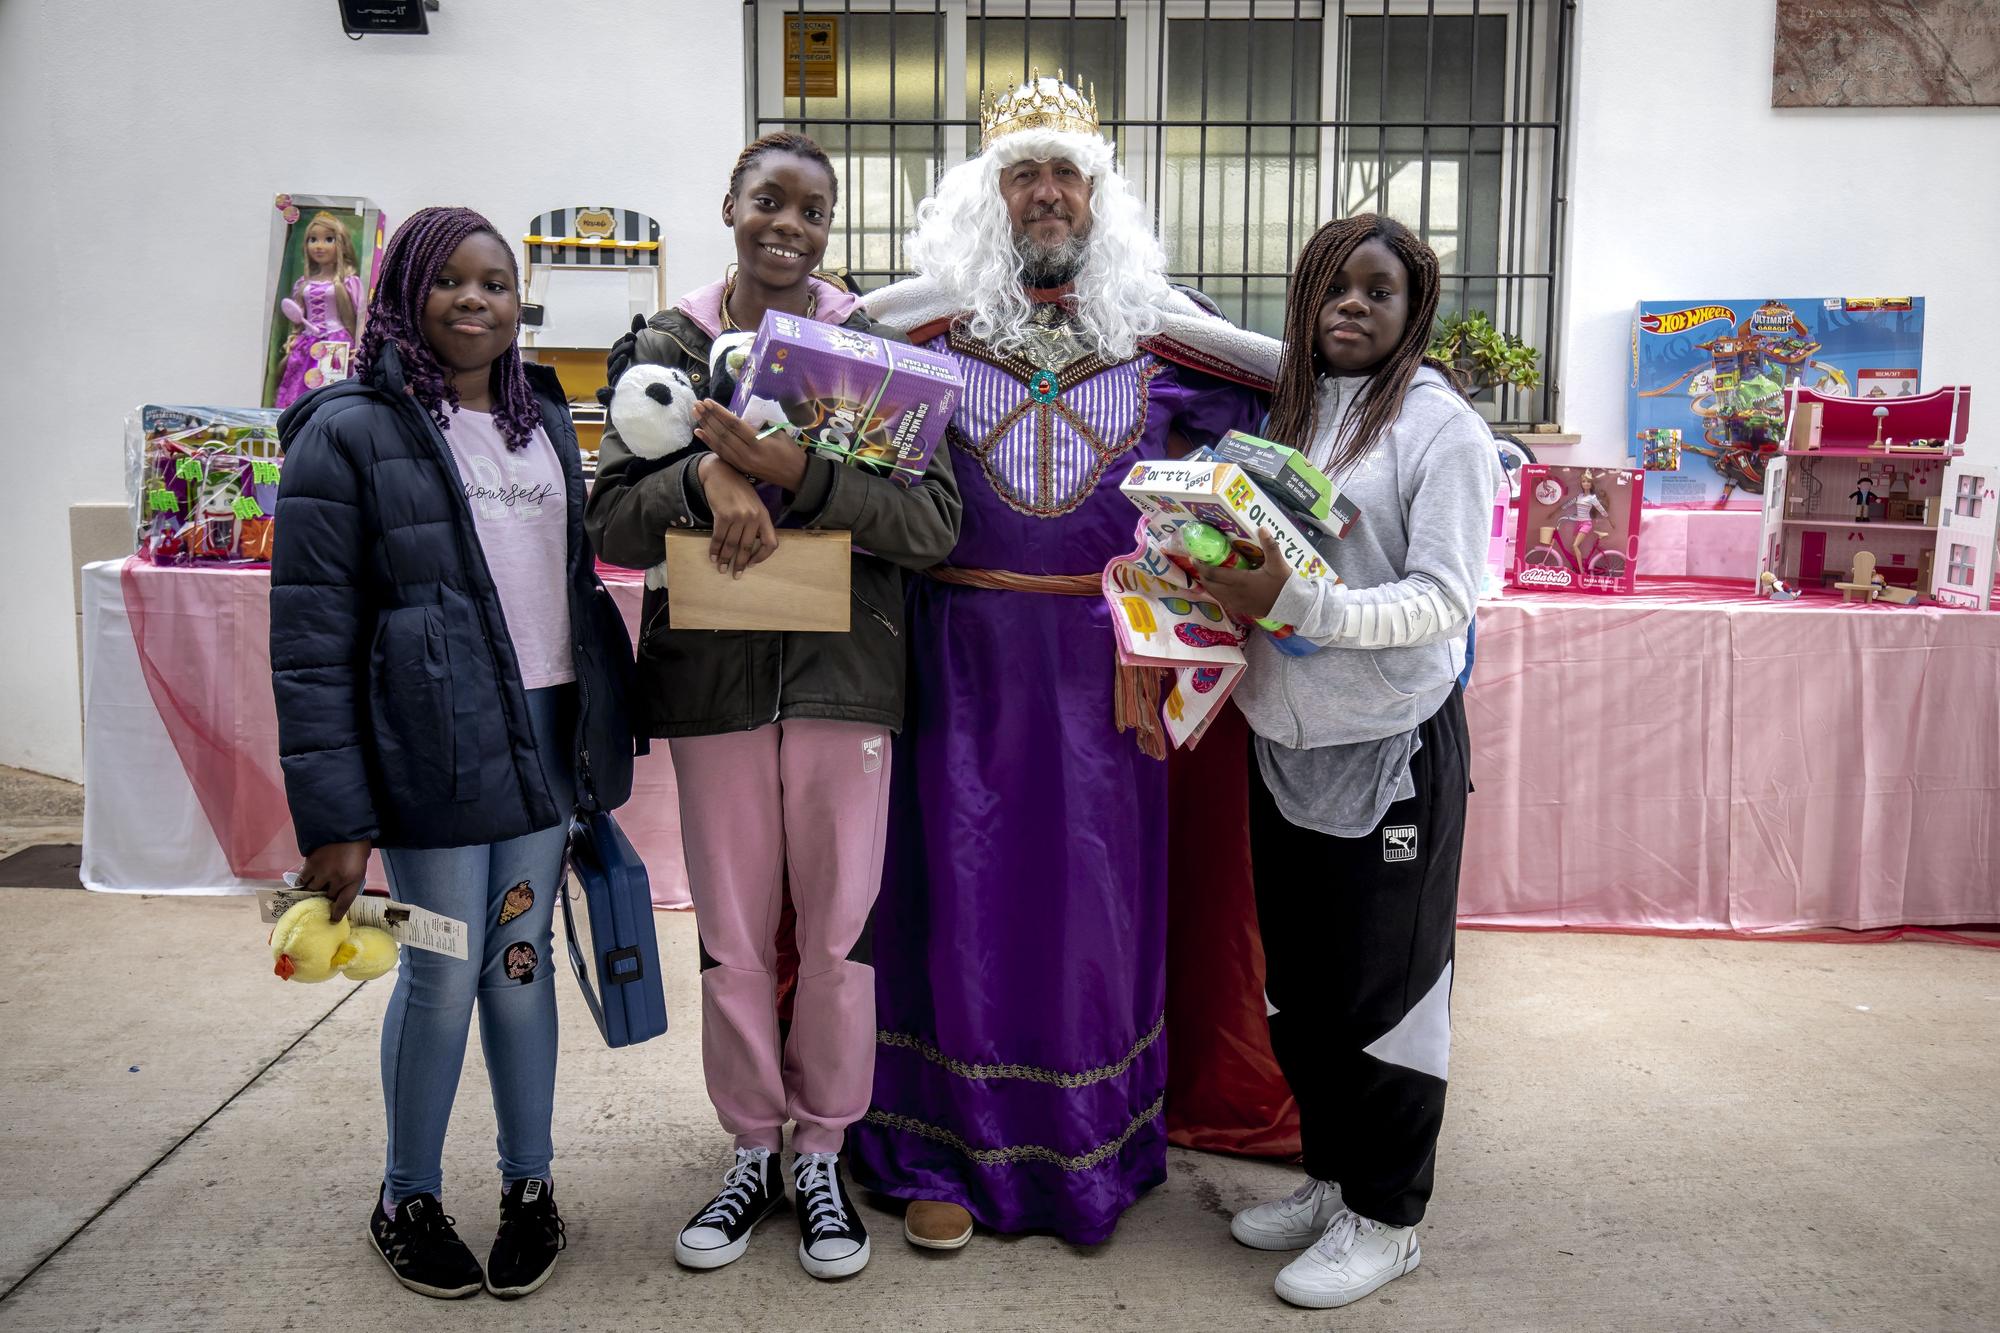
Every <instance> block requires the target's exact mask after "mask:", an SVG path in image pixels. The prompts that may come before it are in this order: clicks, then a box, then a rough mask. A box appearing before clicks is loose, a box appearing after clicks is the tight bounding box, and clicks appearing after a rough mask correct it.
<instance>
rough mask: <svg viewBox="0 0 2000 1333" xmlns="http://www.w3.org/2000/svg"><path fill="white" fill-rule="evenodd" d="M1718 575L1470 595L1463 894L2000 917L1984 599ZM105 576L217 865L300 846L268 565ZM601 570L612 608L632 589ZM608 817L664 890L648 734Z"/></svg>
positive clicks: (1996, 769) (673, 898)
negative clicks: (1599, 593) (1762, 585)
mask: <svg viewBox="0 0 2000 1333" xmlns="http://www.w3.org/2000/svg"><path fill="white" fill-rule="evenodd" d="M1741 586H1742V585H1739V587H1738V588H1731V587H1728V586H1723V585H1716V584H1688V583H1674V582H1672V581H1668V580H1661V579H1646V580H1642V583H1641V587H1642V590H1643V591H1642V594H1641V595H1640V596H1637V597H1624V598H1621V597H1585V596H1574V595H1563V594H1558V593H1547V594H1526V595H1508V596H1504V597H1500V598H1497V599H1494V600H1491V601H1488V602H1486V603H1483V604H1482V605H1481V607H1480V611H1479V642H1478V663H1477V666H1476V668H1475V672H1474V679H1473V687H1472V690H1471V692H1470V693H1469V695H1468V696H1467V711H1468V714H1469V715H1470V718H1471V724H1472V736H1473V744H1474V754H1473V781H1474V782H1475V783H1477V784H1478V788H1479V790H1478V792H1477V794H1476V795H1474V797H1473V798H1472V803H1471V812H1470V822H1469V826H1468V829H1467V835H1466V849H1465V871H1464V876H1463V881H1462V886H1461V890H1460V910H1461V914H1462V916H1464V917H1465V918H1466V919H1468V920H1472V921H1476V922H1484V923H1492V924H1508V925H1535V926H1560V925H1568V926H1626V927H1642V928H1654V929H1667V930H1674V929H1683V930H1685V929H1730V930H1744V931H1755V930H1775V929H1796V928H1804V927H1812V926H1843V927H1849V928H1872V927H1877V926H1889V925H1955V924H1964V923H1971V922H1994V921H2000V614H1993V615H1982V614H1976V613H1972V612H1960V611H1941V610H1937V609H1932V608H1906V607H1890V606H1885V605H1876V606H1859V605H1856V606H1842V605H1841V604H1840V603H1838V602H1833V601H1828V600H1808V601H1805V602H1800V603H1793V604H1778V603H1770V602H1761V601H1757V600H1755V599H1753V598H1751V597H1749V596H1748V595H1747V593H1746V592H1744V591H1741V590H1740V588H1741ZM124 587H125V601H126V610H127V613H128V614H129V615H130V616H131V618H132V621H133V637H134V638H135V640H138V641H139V642H140V644H141V647H142V651H141V652H140V655H139V656H140V663H141V667H142V669H143V671H144V673H145V675H146V679H147V686H148V689H149V690H150V692H151V694H152V697H153V702H154V704H155V705H156V706H157V708H158V709H159V711H160V714H161V716H162V718H163V719H165V720H166V721H167V730H168V732H169V733H170V735H171V736H172V738H173V741H174V746H175V749H176V751H177V752H178V754H179V756H180V759H181V763H182V767H183V768H184V769H185V770H186V775H187V776H186V780H187V781H189V782H191V783H192V785H193V786H194V787H195V789H196V792H197V794H198V795H199V796H200V798H201V802H202V808H203V810H204V812H205V813H206V814H207V816H208V822H209V823H210V824H211V825H212V826H213V828H214V831H215V834H216V838H217V841H218V842H219V843H220V845H221V847H222V849H223V851H224V852H225V854H226V855H227V857H228V860H229V864H230V866H231V868H232V869H233V870H234V871H235V872H236V873H237V874H238V875H240V876H242V877H244V878H274V877H276V876H277V875H278V874H280V873H282V872H283V871H284V870H286V869H289V868H290V867H291V866H292V865H293V864H295V862H296V859H297V858H296V852H295V849H294V848H293V847H292V841H291V839H292V833H291V827H290V821H289V819H288V817H287V815H286V812H285V807H284V801H283V796H282V785H281V784H280V782H279V780H278V774H277V723H276V718H275V715H274V713H273V710H272V704H271V692H270V658H269V652H268V647H267V636H268V624H269V612H268V598H267V594H268V589H269V576H268V574H267V573H265V572H264V571H262V570H180V569H156V568H153V567H151V566H146V565H132V566H128V568H127V570H126V573H125V577H124ZM612 590H613V593H614V595H616V596H617V598H618V600H619V603H620V605H621V607H623V609H624V610H625V612H626V616H627V618H628V620H630V619H635V618H636V615H637V610H638V600H639V590H638V586H637V585H636V584H635V583H631V582H620V583H614V584H613V585H612ZM1695 599H1700V600H1695ZM159 780H160V781H168V780H175V781H178V780H181V779H180V775H178V774H162V775H160V778H159ZM619 817H620V820H621V822H622V823H623V824H624V825H625V827H626V828H627V829H628V830H630V832H631V833H632V837H633V841H634V843H635V844H637V846H638V848H639V850H640V852H641V853H643V854H644V855H645V857H646V861H647V864H648V866H649V867H650V868H651V870H652V874H653V885H654V892H655V897H656V899H657V900H659V901H660V902H662V903H663V904H669V905H673V904H683V903H685V902H686V901H687V880H686V871H685V868H684V866H683V863H682V860H681V852H680V815H679V806H678V799H677V796H676V792H675V787H674V780H673V770H672V767H671V764H670V763H669V761H668V758H667V754H666V747H665V746H664V745H661V746H658V747H657V748H656V750H655V753H654V754H653V755H652V756H651V757H650V758H648V759H644V760H641V761H640V763H639V769H638V782H637V785H636V788H635V790H634V793H633V799H632V801H631V803H630V804H629V805H627V806H626V807H625V809H624V810H622V811H620V812H619ZM146 818H147V812H146V811H144V810H132V811H129V812H124V811H121V812H116V817H115V822H116V823H118V824H120V825H123V824H128V823H131V822H134V821H137V822H139V823H141V824H143V821H145V820H146ZM86 851H88V849H86Z"/></svg>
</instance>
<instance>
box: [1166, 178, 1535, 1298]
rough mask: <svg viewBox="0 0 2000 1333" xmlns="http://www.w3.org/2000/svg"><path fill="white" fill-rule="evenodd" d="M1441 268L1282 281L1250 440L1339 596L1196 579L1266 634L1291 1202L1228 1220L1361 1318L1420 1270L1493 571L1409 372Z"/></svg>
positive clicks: (1270, 553) (1329, 251)
mask: <svg viewBox="0 0 2000 1333" xmlns="http://www.w3.org/2000/svg"><path fill="white" fill-rule="evenodd" d="M1438 288H1439V281H1438V262H1437V256H1436V255H1435V254H1434V253H1432V251H1431V249H1430V247H1429V246H1427V245H1425V244H1424V243H1423V242H1422V241H1421V240H1419V239H1418V238H1417V237H1416V236H1415V235H1413V234H1412V233H1411V232H1410V231H1409V229H1408V228H1406V227H1404V226H1403V225H1402V224H1400V223H1398V222H1396V221H1394V220H1392V219H1389V218H1384V217H1377V216H1375V215H1373V214H1364V215H1362V216H1360V217H1354V218H1349V219H1346V220H1345V221H1341V222H1332V223H1328V224H1327V225H1326V226H1324V227H1322V228H1320V230H1319V231H1318V232H1317V233H1316V234H1315V235H1314V236H1313V237H1312V239H1311V240H1310V241H1308V242H1307V243H1306V246H1305V249H1304V250H1303V251H1302V252H1301V253H1300V255H1299V262H1298V265H1297V268H1296V269H1295V271H1294V272H1293V274H1292V283H1291V294H1290V297H1289V299H1288V302H1287V308H1286V315H1285V326H1286V340H1285V353H1284V361H1283V364H1282V366H1281V367H1280V370H1279V375H1278V384H1277V388H1276V393H1275V395H1274V397H1273V399H1272V404H1271V424H1270V427H1269V428H1268V432H1267V433H1268V434H1269V435H1270V436H1271V437H1272V438H1273V439H1275V440H1278V441H1280V442H1282V443H1285V444H1289V445H1292V446H1294V447H1296V448H1298V449H1301V450H1303V451H1304V452H1306V453H1307V455H1308V456H1309V457H1310V458H1311V460H1312V461H1313V462H1314V463H1315V464H1316V465H1318V466H1319V467H1320V468H1321V469H1322V470H1323V471H1324V472H1326V473H1327V474H1328V475H1329V476H1330V477H1332V478H1333V479H1334V481H1335V482H1336V483H1337V484H1338V485H1339V487H1340V488H1341V491H1342V493H1343V494H1345V495H1347V496H1349V497H1350V498H1351V499H1353V500H1354V502H1355V503H1356V504H1357V505H1358V506H1359V508H1360V511H1361V519H1360V522H1359V523H1358V524H1357V525H1356V526H1355V528H1354V529H1353V531H1351V532H1350V533H1349V535H1348V536H1347V538H1346V539H1345V540H1342V541H1338V542H1336V541H1334V540H1332V539H1330V538H1328V539H1322V540H1321V544H1322V545H1323V547H1324V554H1325V555H1326V557H1327V561H1328V563H1329V564H1330V565H1331V566H1332V567H1333V569H1334V570H1335V571H1336V572H1337V573H1338V575H1339V577H1337V578H1331V577H1329V578H1316V579H1312V580H1300V579H1297V578H1294V577H1292V575H1291V574H1290V572H1289V571H1288V570H1287V568H1286V566H1285V562H1284V561H1283V559H1282V558H1280V556H1279V553H1278V551H1277V549H1276V546H1275V543H1273V542H1272V541H1271V540H1270V538H1269V536H1268V534H1267V535H1266V539H1265V559H1264V563H1263V565H1262V566H1261V567H1260V568H1259V569H1256V570H1241V569H1238V570H1214V571H1211V572H1210V573H1209V574H1207V575H1205V576H1204V578H1203V583H1204V584H1205V586H1206V587H1207V588H1208V590H1209V591H1210V592H1211V593H1213V594H1214V595H1215V597H1216V598H1217V599H1218V600H1220V601H1221V602H1222V603H1223V605H1225V606H1226V607H1228V608H1229V609H1230V610H1231V611H1232V612H1234V613H1236V614H1237V615H1239V616H1243V617H1247V618H1264V617H1268V618H1270V619H1273V620H1277V621H1281V622H1283V623H1285V624H1289V625H1291V626H1293V627H1294V629H1295V630H1296V632H1297V633H1298V634H1300V635H1302V636H1303V637H1305V638H1306V639H1308V640H1310V641H1312V642H1313V643H1314V644H1317V645H1319V648H1320V651H1318V652H1315V653H1312V654H1310V655H1306V656H1289V655H1287V654H1284V653H1281V652H1279V651H1277V649H1275V648H1274V647H1272V645H1271V643H1270V641H1269V640H1268V638H1267V637H1266V636H1264V635H1262V634H1256V635H1253V636H1252V640H1251V642H1250V643H1249V644H1247V645H1246V652H1247V653H1248V655H1249V659H1250V669H1249V671H1248V673H1247V674H1246V675H1245V676H1244V679H1243V682H1242V684H1241V685H1240V686H1239V687H1238V688H1237V691H1236V695H1235V698H1236V702H1237V706H1238V707H1240V708H1241V709H1242V710H1243V713H1244V715H1245V716H1246V717H1247V718H1248V719H1249V721H1250V726H1251V730H1252V731H1253V732H1254V733H1255V736H1254V738H1253V741H1252V750H1253V754H1252V762H1251V781H1250V847H1251V859H1252V861H1253V863H1254V866H1255V871H1254V875H1255V880H1256V895H1257V916H1258V924H1259V927H1260V929H1261V931H1262V934H1263V938H1264V956H1265V965H1266V974H1267V980H1266V985H1265V1000H1266V1004H1265V1007H1266V1009H1267V1010H1268V1011H1269V1013H1270V1024H1271V1042H1272V1046H1273V1047H1274V1049H1275V1051H1276V1053H1277V1057H1278V1064H1279V1067H1280V1068H1281V1069H1282V1070H1283V1072H1284V1075H1285V1078H1286V1081H1287V1082H1288V1083H1290V1085H1291V1088H1292V1092H1293V1094H1294V1096H1295V1097H1296V1098H1297V1100H1298V1105H1299V1120H1300V1133H1301V1137H1302V1139H1303V1143H1304V1148H1305V1167H1306V1175H1307V1178H1306V1180H1305V1182H1304V1184H1302V1185H1301V1186H1300V1187H1299V1188H1298V1189H1297V1190H1296V1191H1294V1192H1293V1193H1292V1194H1291V1195H1289V1196H1288V1197H1286V1198H1283V1199H1278V1200H1274V1201H1272V1202H1269V1203H1264V1204H1259V1205H1257V1206H1256V1207H1253V1208H1249V1209H1246V1210H1244V1211H1243V1212H1241V1213H1238V1214H1237V1215H1236V1217H1235V1219H1234V1220H1233V1221H1232V1223H1231V1225H1230V1232H1231V1234H1232V1235H1234V1236H1235V1237H1236V1239H1237V1240H1238V1241H1241V1242H1242V1243H1243V1244H1245V1245H1250V1246H1253V1247H1256V1248H1259V1249H1267V1250H1298V1249H1303V1250H1304V1253H1303V1254H1301V1255H1300V1256H1299V1257H1298V1258H1297V1259H1295V1260H1294V1261H1292V1262H1291V1263H1290V1264H1288V1265H1287V1266H1286V1267H1285V1268H1284V1269H1283V1270H1282V1271H1281V1272H1280V1273H1279V1274H1278V1277H1277V1292H1278V1295H1279V1296H1281V1297H1283V1298H1284V1299H1285V1300H1287V1301H1290V1302H1291V1303H1292V1304H1294V1305H1303V1306H1308V1307H1313V1308H1327V1307H1332V1306H1339V1305H1346V1304H1347V1303H1348V1302H1350V1301H1355V1300H1359V1299H1360V1298H1361V1297H1363V1296H1366V1295H1368V1294H1369V1293H1370V1292H1372V1291H1374V1290H1376V1289H1377V1288H1378V1287H1380V1286H1382V1285H1383V1284H1384V1283H1386V1282H1389V1281H1392V1280H1393V1279H1395V1278H1397V1277H1400V1276H1401V1275H1402V1274H1404V1273H1407V1272H1408V1271H1410V1270H1411V1269H1412V1268H1415V1267H1416V1266H1417V1263H1418V1261H1419V1259H1420V1258H1421V1249H1420V1247H1419V1246H1418V1244H1417V1236H1416V1224H1417V1223H1418V1222H1419V1221H1420V1220H1421V1219H1422V1217H1423V1214H1424V1208H1425V1205H1426V1204H1427V1202H1428V1201H1429V1199H1430V1193H1431V1178H1432V1169H1433V1164H1434V1160H1435V1157H1436V1149H1437V1137H1438V1129H1439V1127H1440V1125H1441V1124H1442V1122H1443V1115H1444V1094H1445V1076H1446V1059H1447V1054H1448V1049H1449V1044H1450V997H1451V958H1452V932H1453V923H1454V919H1455V917H1456V914H1457V907H1458V864H1459V850H1460V846H1461V844H1462V842H1463V839H1464V831H1465V798H1466V793H1467V792H1468V791H1469V790H1470V783H1469V782H1468V781H1467V776H1466V774H1467V760H1468V750H1469V747H1468V743H1467V740H1466V730H1465V707H1464V703H1463V700H1462V698H1461V696H1460V692H1459V686H1458V675H1459V673H1460V672H1461V671H1462V670H1463V669H1464V666H1465V650H1466V635H1467V630H1468V627H1469V626H1470V625H1471V623H1472V612H1473V604H1474V601H1475V599H1476V598H1477V596H1478V590H1479V585H1480V578H1481V574H1482V571H1483V569H1484V566H1485V558H1486V548H1487V537H1488V529H1489V524H1490V521H1491V517H1492V506H1493V498H1494V494H1495V492H1496V491H1497V490H1498V488H1499V486H1500V483H1501V472H1500V463H1499V456H1498V452H1497V450H1496V448H1495V446H1494V443H1493V439H1492V436H1491V434H1490V433H1489V431H1488V430H1487V427H1486V424H1485V422H1484V421H1482V420H1481V419H1480V417H1479V414H1478V413H1477V412H1475V411H1473V409H1472V407H1471V405H1470V404H1468V403H1467V402H1466V401H1465V399H1464V397H1463V396H1461V395H1460V394H1459V392H1458V391H1457V390H1456V389H1455V388H1454V387H1453V385H1452V383H1451V381H1450V380H1449V379H1448V378H1446V376H1445V375H1444V374H1443V373H1442V367H1440V366H1439V365H1438V364H1437V363H1435V362H1431V361H1428V360H1427V359H1426V358H1425V356H1424V347H1425V345H1426V343H1427V342H1428V340H1429V333H1430V327H1431V322H1432V320H1433V318H1434V317H1435V315H1436V313H1437V305H1438Z"/></svg>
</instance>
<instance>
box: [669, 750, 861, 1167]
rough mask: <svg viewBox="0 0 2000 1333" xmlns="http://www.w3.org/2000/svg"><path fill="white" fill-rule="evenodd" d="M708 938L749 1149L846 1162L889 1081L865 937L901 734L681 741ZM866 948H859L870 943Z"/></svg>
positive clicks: (708, 1032)
mask: <svg viewBox="0 0 2000 1333" xmlns="http://www.w3.org/2000/svg"><path fill="white" fill-rule="evenodd" d="M669 744H670V745H671V747H672V749H673V755H674V775H675V778H676V780H677V781H678V783H679V785H680V793H681V840H682V845H683V846H684V848H685V849H686V852H687V868H688V888H689V891H690V892H691V893H692V895H693V897H694V912H695V926H696V929H697V930H698V931H699V932H700V935H701V947H702V954H703V957H702V973H701V1020H702V1029H701V1058H702V1068H703V1071H704V1072H705V1073H706V1075H707V1077H708V1096H709V1100H710V1101H712V1102H714V1103H715V1111H716V1115H717V1116H718V1117H720V1119H721V1121H722V1127H723V1128H724V1129H726V1130H728V1131H729V1132H730V1133H731V1134H734V1135H735V1136H736V1146H737V1147H739V1148H769V1149H772V1150H773V1151H776V1150H777V1149H778V1148H780V1147H781V1146H783V1145H782V1141H781V1140H782V1135H783V1131H784V1126H785V1123H786V1122H787V1121H795V1122H797V1126H798V1127H797V1129H795V1130H794V1131H793V1132H792V1147H793V1148H794V1150H795V1151H798V1152H839V1151H840V1147H841V1144H842V1142H843V1141H844V1140H845V1137H846V1131H847V1127H848V1126H849V1125H851V1124H853V1123H854V1122H855V1121H857V1120H859V1119H860V1118H861V1117H862V1116H863V1115H865V1114H866V1113H867V1111H868V1103H869V1099H870V1097H871V1096H872V1094H873V1090H874V1082H875V969H874V968H873V967H872V966H870V965H869V964H868V963H867V962H866V961H860V962H857V961H852V960H851V959H850V955H858V956H859V957H860V958H862V959H864V960H865V959H866V958H867V957H868V954H867V952H866V945H865V943H864V941H863V939H862V936H863V933H864V932H865V930H866V929H867V925H868V915H869V912H870V910H871V909H872V908H873V907H874V905H875V895H876V892H877V891H878V890H879V889H880V888H881V885H882V844H883V835H884V833H885V831H886V826H887V823H888V803H889V734H888V732H887V731H886V730H884V729H883V728H881V727H877V726H870V725H866V724H863V723H859V722H819V721H795V722H779V723H774V724H772V725H771V726H768V727H759V728H758V729H757V730H755V731H739V732H732V733H730V734H728V735H724V736H698V737H694V738H691V739H686V740H674V741H671V742H669ZM788 870H789V872H790V878H791V889H792V906H793V909H794V910H795V911H796V912H797V913H798V926H797V936H798V946H799V986H798V993H797V996H796V998H795V999H794V1001H793V1004H792V1014H793V1017H792V1029H791V1035H790V1039H789V1041H787V1042H785V1043H784V1044H783V1045H782V1047H781V1045H780V1043H779V1040H778V987H777V975H776V964H777V933H778V914H779V911H780V909H781V906H782V903H783V897H784V886H785V879H786V872H787V871H788ZM857 946H858V947H857Z"/></svg>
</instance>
